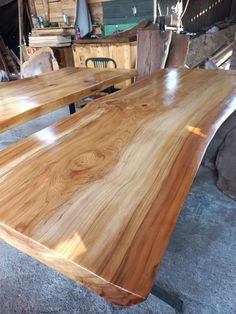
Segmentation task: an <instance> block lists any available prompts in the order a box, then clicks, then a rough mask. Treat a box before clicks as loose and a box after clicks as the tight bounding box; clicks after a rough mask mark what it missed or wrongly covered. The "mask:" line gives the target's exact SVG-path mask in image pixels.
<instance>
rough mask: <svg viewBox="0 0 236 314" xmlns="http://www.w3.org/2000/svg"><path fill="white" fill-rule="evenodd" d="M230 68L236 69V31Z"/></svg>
mask: <svg viewBox="0 0 236 314" xmlns="http://www.w3.org/2000/svg"><path fill="white" fill-rule="evenodd" d="M230 69H231V70H236V33H235V38H234V46H233V54H232V57H231V62H230Z"/></svg>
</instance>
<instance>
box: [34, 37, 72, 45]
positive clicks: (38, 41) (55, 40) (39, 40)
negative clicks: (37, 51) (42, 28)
mask: <svg viewBox="0 0 236 314" xmlns="http://www.w3.org/2000/svg"><path fill="white" fill-rule="evenodd" d="M70 45H71V36H59V35H54V36H30V37H29V46H30V47H67V46H70Z"/></svg>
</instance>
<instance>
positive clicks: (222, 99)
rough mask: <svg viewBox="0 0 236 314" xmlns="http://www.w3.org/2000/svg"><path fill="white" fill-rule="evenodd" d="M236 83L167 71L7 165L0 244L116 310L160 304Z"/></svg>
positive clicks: (30, 145)
mask: <svg viewBox="0 0 236 314" xmlns="http://www.w3.org/2000/svg"><path fill="white" fill-rule="evenodd" d="M235 78H236V72H230V71H228V72H227V71H216V70H162V71H160V72H159V73H157V74H155V75H152V76H150V77H149V78H147V79H144V80H141V81H139V82H137V83H135V84H133V85H131V86H130V87H128V88H127V89H124V90H122V91H120V92H117V93H115V94H113V95H110V96H107V97H104V98H101V99H100V100H97V101H96V102H94V103H93V104H92V103H91V104H89V105H88V106H87V107H86V108H85V109H83V110H81V111H80V112H79V113H76V114H74V115H72V116H69V117H67V118H66V119H64V120H63V121H61V122H59V123H57V124H56V125H54V126H50V127H48V128H46V129H44V130H42V131H40V132H38V133H35V134H34V135H32V136H30V137H29V138H27V139H25V140H23V141H22V142H19V143H17V144H16V145H14V146H12V147H10V148H9V149H7V150H5V151H3V152H1V154H0V181H1V185H0V194H1V198H0V238H1V239H3V240H5V241H6V242H7V243H9V244H10V245H12V246H14V247H16V248H18V249H20V250H22V251H24V252H26V253H27V254H29V255H31V256H32V257H34V258H36V259H38V260H40V261H41V262H43V263H44V264H46V265H48V266H49V267H51V268H53V269H56V270H57V271H59V272H61V273H63V274H64V275H66V276H68V277H69V278H71V279H73V280H75V281H77V282H78V283H80V284H82V285H85V286H86V287H88V288H90V289H92V290H93V291H95V292H96V293H98V294H100V295H101V296H103V297H105V298H106V299H108V300H110V301H111V302H113V303H115V304H120V305H131V304H135V303H138V302H141V301H143V300H144V299H145V298H146V297H147V296H148V294H149V292H150V290H151V288H152V285H153V281H154V278H155V274H156V271H157V270H158V268H159V266H160V263H161V261H162V258H163V255H164V253H165V250H166V247H167V245H168V241H169V239H170V236H171V234H172V231H173V229H174V227H175V224H176V221H177V219H178V216H179V213H180V211H181V208H182V206H183V204H184V201H185V199H186V196H187V193H188V191H189V189H190V187H191V184H192V182H193V179H194V177H195V174H196V172H197V169H198V167H199V164H200V161H201V159H202V157H203V154H204V152H205V150H206V147H207V145H208V143H209V142H210V140H211V138H212V137H213V135H214V134H215V132H216V130H217V129H218V128H219V127H220V125H221V124H222V123H223V121H224V120H226V118H227V117H228V116H229V115H230V114H231V113H232V112H233V111H234V110H235V109H236V79H235Z"/></svg>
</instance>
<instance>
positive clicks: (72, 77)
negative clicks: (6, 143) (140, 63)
mask: <svg viewBox="0 0 236 314" xmlns="http://www.w3.org/2000/svg"><path fill="white" fill-rule="evenodd" d="M136 73H137V72H136V71H135V70H122V69H119V70H118V69H102V70H101V69H78V68H64V69H61V70H58V71H53V72H49V73H46V74H43V75H39V76H35V77H30V78H26V79H23V80H19V81H14V82H10V83H9V82H8V83H4V84H1V85H0V131H5V130H7V129H10V128H13V127H15V126H17V125H19V124H22V123H24V122H26V121H29V120H31V119H33V118H37V117H39V116H40V115H43V114H46V113H48V112H51V111H54V110H57V109H59V108H61V107H63V106H66V105H69V104H71V103H74V102H76V101H78V100H80V99H82V98H84V97H88V96H91V95H94V94H96V93H97V92H99V91H101V90H103V89H105V88H108V87H111V86H113V85H114V84H116V83H119V82H122V81H125V80H127V79H130V78H133V77H135V75H136Z"/></svg>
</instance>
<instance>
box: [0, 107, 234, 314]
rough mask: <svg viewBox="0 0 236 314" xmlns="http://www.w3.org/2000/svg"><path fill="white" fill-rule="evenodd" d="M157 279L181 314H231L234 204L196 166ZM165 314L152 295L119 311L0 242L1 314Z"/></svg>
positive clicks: (4, 140)
mask: <svg viewBox="0 0 236 314" xmlns="http://www.w3.org/2000/svg"><path fill="white" fill-rule="evenodd" d="M67 114H68V110H67V108H65V109H62V110H59V111H57V112H55V113H52V114H49V115H47V116H45V117H43V118H39V119H36V120H34V121H31V122H30V123H27V124H25V125H23V126H21V127H18V128H16V129H14V130H11V131H8V132H5V133H3V134H1V135H0V149H4V148H5V147H6V146H8V145H10V144H12V143H14V142H16V141H18V140H19V139H21V138H23V137H25V136H28V135H29V134H31V133H33V132H35V131H37V130H39V129H41V128H43V127H46V126H47V125H50V124H51V123H53V122H55V121H57V120H59V119H61V118H63V117H64V116H65V115H67ZM157 281H158V283H159V285H160V286H161V287H163V288H165V289H166V290H168V291H169V292H172V293H175V294H177V295H179V296H180V297H181V298H182V300H183V301H184V313H188V314H195V313H196V314H211V313H212V314H213V313H214V314H217V313H219V314H235V313H236V202H235V201H234V200H232V199H230V198H228V197H227V196H225V195H224V194H223V193H221V192H220V191H219V190H218V189H217V188H216V186H215V175H214V173H213V171H212V170H210V169H208V168H204V167H201V168H200V170H199V172H198V175H197V177H196V180H195V182H194V184H193V186H192V189H191V192H190V193H189V196H188V199H187V201H186V204H185V206H184V208H183V210H182V214H181V216H180V218H179V220H178V223H177V226H176V229H175V232H174V234H173V236H172V239H171V241H170V244H169V247H168V250H167V252H166V255H165V258H164V260H163V263H162V265H161V269H160V272H159V274H158V278H157ZM8 313H9V314H12V313H17V314H18V313H19V314H23V313H26V314H28V313H65V314H71V313H73V314H75V313H81V314H89V313H91V314H97V313H103V314H110V313H112V314H152V313H155V314H158V313H159V314H169V313H170V314H171V313H175V311H174V310H173V309H172V308H170V307H169V306H167V305H166V304H164V303H163V302H161V301H159V300H158V299H156V298H155V297H153V296H150V297H149V298H148V299H147V301H146V302H143V303H142V304H139V305H137V306H134V307H131V308H125V309H122V308H118V307H116V306H113V305H111V304H109V303H108V302H106V301H105V300H104V299H102V298H100V297H99V296H97V295H95V294H93V293H92V292H90V291H88V290H87V289H85V288H83V287H81V286H79V285H77V284H76V283H75V282H73V281H71V280H69V279H68V278H66V277H64V276H62V275H61V274H59V273H57V272H55V271H52V270H51V269H49V268H48V267H46V266H44V265H42V264H41V263H39V262H38V261H36V260H34V259H32V258H31V257H29V256H27V255H25V254H24V253H22V252H20V251H17V250H16V249H14V248H12V247H10V246H8V245H7V244H5V243H4V242H0V314H8Z"/></svg>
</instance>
